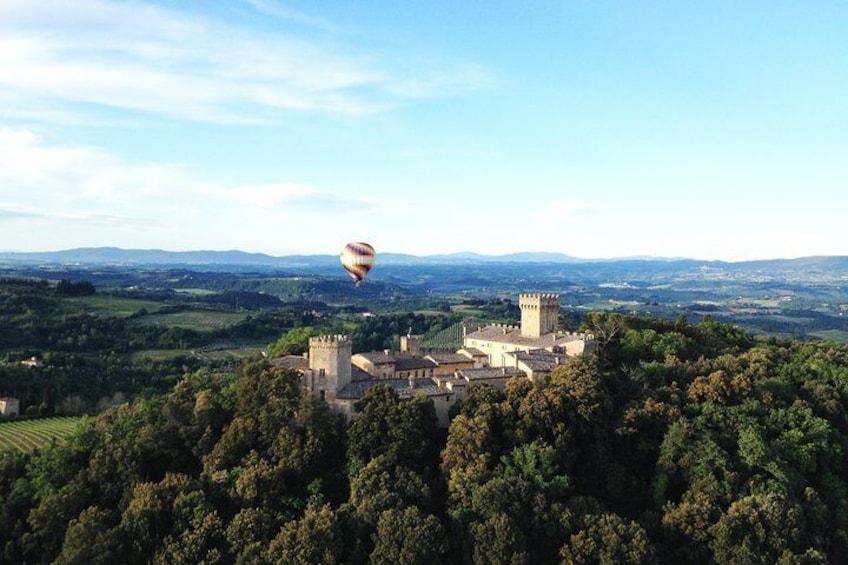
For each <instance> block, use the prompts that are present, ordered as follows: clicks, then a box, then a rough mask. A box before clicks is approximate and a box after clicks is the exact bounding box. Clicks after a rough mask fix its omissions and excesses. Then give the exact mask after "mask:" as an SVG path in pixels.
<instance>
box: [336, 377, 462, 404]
mask: <svg viewBox="0 0 848 565" xmlns="http://www.w3.org/2000/svg"><path fill="white" fill-rule="evenodd" d="M377 385H388V386H390V387H392V388H393V389H394V390H395V392H396V393H397V394H398V396H399V397H400V398H402V399H409V398H412V397H413V396H415V395H416V394H420V393H424V394H426V395H427V396H443V395H446V394H451V392H450V391H448V390H443V389H441V388H439V387H438V385H437V384H436V383H435V382H434V381H433V380H431V379H424V378H422V379H417V380H416V381H415V388H410V387H409V379H368V380H367V381H353V382H351V383H350V384H349V385H347V386H346V387H344V388H343V389H342V390H340V391H339V392H337V393H336V398H340V399H344V400H359V399H360V398H362V397H363V396H365V393H367V392H368V390H369V389H370V388H371V387H373V386H377Z"/></svg>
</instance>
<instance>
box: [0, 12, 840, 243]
mask: <svg viewBox="0 0 848 565" xmlns="http://www.w3.org/2000/svg"><path fill="white" fill-rule="evenodd" d="M847 25H848V5H846V4H845V3H844V2H826V1H816V2H795V1H793V2H781V1H771V2H729V1H728V2H723V1H715V2H676V1H667V2H642V1H639V2H636V1H623V0H622V1H618V2H606V1H569V0H559V1H536V2H527V3H524V2H497V1H492V2H480V1H468V2H440V1H435V0H430V1H426V2H424V1H415V0H411V1H409V2H402V3H397V2H385V1H384V2H377V1H367V0H365V1H356V2H348V1H343V2H282V1H277V0H231V1H226V2H225V1H221V2H208V1H204V0H184V1H160V2H141V1H136V2H116V1H110V0H74V2H68V1H66V0H38V1H37V2H34V1H33V0H0V250H17V251H38V250H55V249H66V248H72V247H83V246H107V245H109V246H119V247H125V248H162V249H169V250H189V249H242V250H245V251H258V252H265V253H270V254H274V255H286V254H294V253H336V252H337V251H338V249H340V247H341V246H342V245H343V244H344V243H345V242H346V241H349V240H362V241H368V242H370V243H372V244H373V245H374V246H375V247H376V248H377V250H378V252H379V251H380V250H383V251H393V252H404V253H414V254H428V253H445V252H455V251H476V252H480V253H490V254H500V253H510V252H516V251H549V252H561V253H567V254H570V255H575V256H579V257H623V256H640V255H654V256H666V257H679V256H686V257H694V258H701V259H725V260H741V259H753V258H776V257H799V256H805V255H825V254H843V255H844V254H848V236H846V231H845V228H844V226H845V224H846V215H847V214H848V41H846V39H845V38H846V26H847Z"/></svg>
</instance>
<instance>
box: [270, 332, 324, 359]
mask: <svg viewBox="0 0 848 565" xmlns="http://www.w3.org/2000/svg"><path fill="white" fill-rule="evenodd" d="M319 334H320V332H319V331H318V330H316V329H315V328H313V327H312V326H303V327H300V328H292V329H290V330H289V331H287V332H286V333H284V334H283V335H282V337H280V339H278V340H277V341H274V342H271V343H269V344H268V355H269V356H271V357H281V356H283V355H302V354H303V353H306V352H307V351H309V338H310V337H315V336H317V335H319Z"/></svg>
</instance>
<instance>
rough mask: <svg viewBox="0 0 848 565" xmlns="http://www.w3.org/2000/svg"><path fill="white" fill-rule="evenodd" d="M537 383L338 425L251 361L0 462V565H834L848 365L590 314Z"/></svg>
mask: <svg viewBox="0 0 848 565" xmlns="http://www.w3.org/2000/svg"><path fill="white" fill-rule="evenodd" d="M582 323H583V327H584V329H586V330H589V331H592V332H594V333H595V335H596V337H597V341H598V344H599V347H598V351H597V354H596V355H592V356H587V357H581V358H574V359H573V360H572V361H571V362H569V363H567V364H565V365H563V366H562V367H560V368H558V369H557V370H556V371H555V372H554V374H553V375H552V377H551V378H550V379H549V380H548V381H547V382H545V383H536V384H534V383H531V382H529V381H527V380H523V379H513V380H512V381H510V382H509V383H508V384H507V386H506V388H505V390H504V391H499V390H497V389H495V388H493V387H490V386H486V385H475V386H471V387H469V390H468V391H467V392H466V394H465V396H464V398H463V399H462V401H461V403H459V404H458V405H457V407H456V410H455V414H454V416H453V419H452V422H451V425H450V427H449V429H448V430H443V429H439V428H437V426H436V419H435V413H434V408H433V405H432V403H431V401H430V400H429V399H427V398H426V397H425V396H418V397H415V398H413V399H412V400H410V401H400V400H399V399H398V398H397V396H396V395H395V393H394V392H393V391H392V390H391V389H389V388H386V387H379V386H378V387H374V388H373V389H372V390H371V392H370V393H369V394H368V395H367V396H366V397H365V398H363V399H362V400H361V401H360V402H359V404H358V406H357V410H358V414H359V415H358V417H357V418H356V419H354V420H353V421H351V422H350V423H346V422H345V421H344V420H343V419H342V418H341V417H340V416H338V415H337V414H335V413H334V412H332V411H330V410H329V409H328V407H327V405H326V404H325V403H323V402H322V401H321V400H320V399H318V398H317V397H315V396H309V395H305V394H303V393H302V391H301V388H300V386H299V380H298V376H297V375H296V374H294V373H290V372H286V371H284V370H280V369H276V368H274V367H273V365H271V364H270V363H269V362H268V361H266V360H261V359H255V360H248V361H245V362H243V363H242V364H241V365H240V366H239V367H238V369H237V370H236V371H235V372H228V371H216V370H212V369H209V368H203V369H199V370H195V371H190V372H188V373H186V374H185V375H184V376H182V377H181V378H180V379H179V380H178V382H177V383H176V384H175V386H173V388H172V389H170V390H169V391H168V392H166V393H164V394H161V395H151V396H147V397H143V398H138V399H137V400H136V401H135V402H133V403H123V404H120V405H118V406H115V407H113V408H111V409H109V410H106V411H105V412H103V413H101V414H99V415H97V416H96V417H90V418H87V419H85V421H84V422H83V424H82V425H81V426H80V428H79V429H78V431H77V432H76V433H75V434H74V435H73V436H71V438H70V439H69V440H68V441H66V442H65V443H61V444H57V445H54V446H51V447H48V448H45V449H43V450H41V451H38V452H35V453H33V454H24V453H19V452H13V451H7V452H4V453H2V455H0V504H2V507H0V551H2V554H0V555H2V560H3V561H4V562H7V563H41V562H54V563H286V564H321V563H328V564H329V563H351V564H352V563H377V564H390V563H391V564H395V563H411V564H415V563H419V564H432V563H459V564H466V563H468V564H472V563H473V564H484V563H487V564H501V563H503V564H535V563H569V564H570V563H580V564H583V563H586V564H588V563H604V564H613V563H616V564H618V563H720V564H721V563H739V564H741V563H746V564H749V563H750V564H756V563H764V564H765V563H769V564H771V563H780V564H801V563H841V562H844V556H845V555H848V471H846V469H848V465H846V463H848V461H846V453H848V413H846V394H848V348H846V346H843V345H837V344H834V343H802V342H796V341H790V340H778V339H775V338H759V337H757V338H755V337H753V336H751V335H749V334H747V333H745V332H744V331H742V330H740V329H738V328H735V327H732V326H729V325H725V324H721V323H718V322H716V321H714V320H712V319H710V318H706V319H704V320H702V321H700V322H698V323H697V324H692V323H688V322H687V321H686V320H685V319H684V318H678V319H676V320H661V319H655V318H648V317H631V316H625V315H621V314H617V313H594V314H590V315H587V316H586V317H585V319H584V320H583V321H582Z"/></svg>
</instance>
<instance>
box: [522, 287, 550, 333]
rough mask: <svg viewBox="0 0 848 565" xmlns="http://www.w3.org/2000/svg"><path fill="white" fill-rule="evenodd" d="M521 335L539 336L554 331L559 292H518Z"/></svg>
mask: <svg viewBox="0 0 848 565" xmlns="http://www.w3.org/2000/svg"><path fill="white" fill-rule="evenodd" d="M518 307H519V308H521V335H522V336H524V337H539V336H542V335H544V334H548V333H552V332H555V331H556V329H557V321H558V320H559V294H519V295H518Z"/></svg>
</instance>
